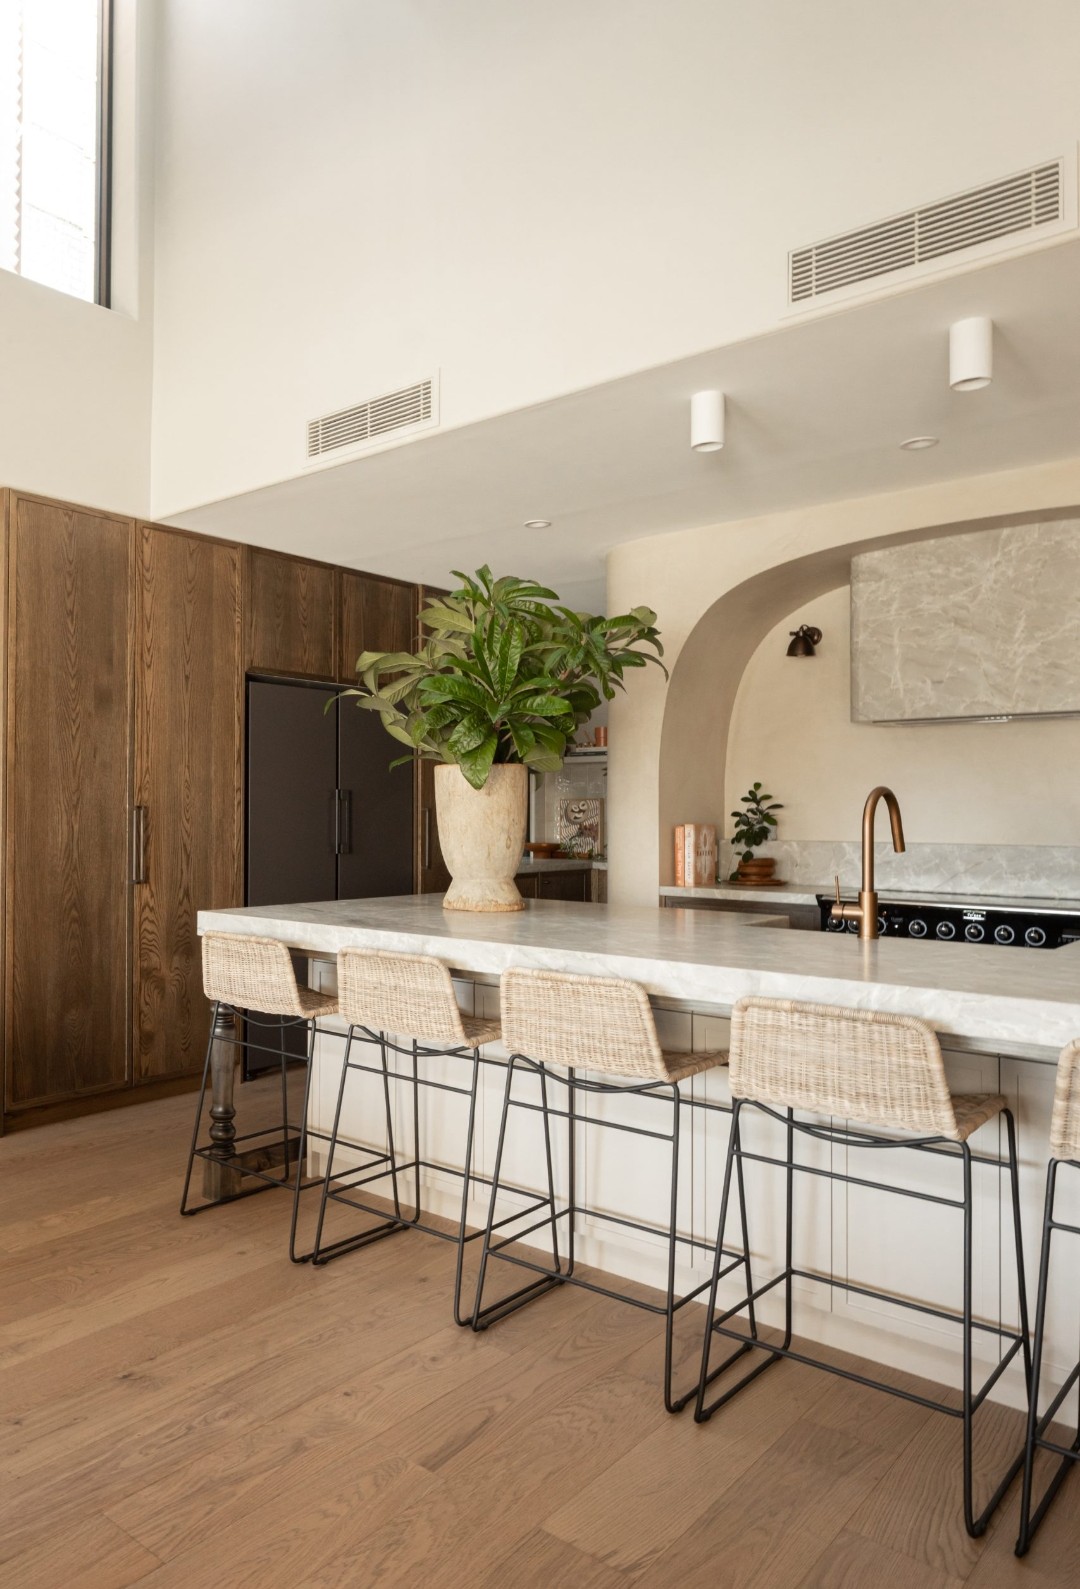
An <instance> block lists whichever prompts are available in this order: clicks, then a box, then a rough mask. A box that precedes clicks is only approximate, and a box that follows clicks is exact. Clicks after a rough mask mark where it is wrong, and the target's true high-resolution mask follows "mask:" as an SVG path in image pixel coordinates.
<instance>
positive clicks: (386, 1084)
mask: <svg viewBox="0 0 1080 1589" xmlns="http://www.w3.org/2000/svg"><path fill="white" fill-rule="evenodd" d="M379 1057H380V1059H381V1061H382V1082H383V1109H384V1111H385V1115H386V1151H387V1153H388V1154H389V1157H390V1185H391V1187H392V1188H393V1195H394V1215H395V1217H396V1218H397V1219H400V1218H401V1192H400V1189H399V1187H398V1167H397V1153H396V1151H395V1148H394V1110H393V1105H392V1104H391V1102H390V1067H389V1064H388V1063H387V1058H386V1033H385V1032H380V1033H379ZM419 1090H420V1089H419V1086H418V1084H417V1079H416V1042H415V1040H414V1041H413V1098H414V1100H415V1098H416V1096H417V1093H418V1092H419ZM416 1130H417V1137H416V1142H415V1147H416V1151H415V1153H414V1155H413V1156H414V1158H415V1159H416V1161H417V1162H416V1215H415V1218H416V1219H419V1218H420V1137H419V1130H420V1127H419V1123H418V1121H417V1124H416Z"/></svg>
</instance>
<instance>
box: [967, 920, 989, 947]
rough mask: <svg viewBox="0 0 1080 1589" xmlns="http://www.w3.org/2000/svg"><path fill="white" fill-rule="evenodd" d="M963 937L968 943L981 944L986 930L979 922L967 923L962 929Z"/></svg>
mask: <svg viewBox="0 0 1080 1589" xmlns="http://www.w3.org/2000/svg"><path fill="white" fill-rule="evenodd" d="M964 937H965V938H966V939H967V941H968V942H969V943H982V941H983V939H984V938H985V937H986V928H985V927H984V926H983V924H982V922H981V921H969V922H968V924H967V926H966V927H965V928H964Z"/></svg>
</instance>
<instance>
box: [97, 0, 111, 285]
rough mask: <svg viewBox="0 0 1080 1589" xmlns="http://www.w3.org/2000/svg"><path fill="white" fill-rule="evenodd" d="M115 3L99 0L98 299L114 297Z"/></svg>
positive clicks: (109, 0) (108, 0)
mask: <svg viewBox="0 0 1080 1589" xmlns="http://www.w3.org/2000/svg"><path fill="white" fill-rule="evenodd" d="M112 90H113V6H112V0H98V107H97V149H96V171H95V176H96V179H97V215H96V220H97V235H96V237H95V238H94V302H95V303H96V304H99V305H100V306H101V308H103V309H108V308H109V307H110V305H111V299H112V110H113V91H112Z"/></svg>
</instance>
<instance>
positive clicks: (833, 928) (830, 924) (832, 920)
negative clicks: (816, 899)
mask: <svg viewBox="0 0 1080 1589" xmlns="http://www.w3.org/2000/svg"><path fill="white" fill-rule="evenodd" d="M843 930H844V923H843V922H842V921H837V919H836V917H835V916H830V917H828V919H827V920H826V922H825V931H826V932H843Z"/></svg>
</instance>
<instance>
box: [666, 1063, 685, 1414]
mask: <svg viewBox="0 0 1080 1589" xmlns="http://www.w3.org/2000/svg"><path fill="white" fill-rule="evenodd" d="M671 1092H672V1122H671V1201H670V1205H669V1208H668V1219H669V1223H668V1265H667V1297H666V1307H665V1310H664V1407H665V1409H666V1410H667V1411H668V1412H678V1411H679V1409H680V1408H681V1407H683V1406H685V1399H684V1400H683V1401H680V1402H679V1403H678V1404H677V1405H676V1403H675V1401H674V1400H673V1398H672V1394H671V1376H672V1359H673V1357H674V1353H675V1260H676V1256H677V1252H678V1237H677V1235H676V1232H677V1229H678V1219H679V1125H680V1119H679V1117H680V1114H681V1113H682V1101H681V1098H680V1095H679V1084H678V1082H676V1083H675V1084H674V1086H673V1087H672V1089H671Z"/></svg>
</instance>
